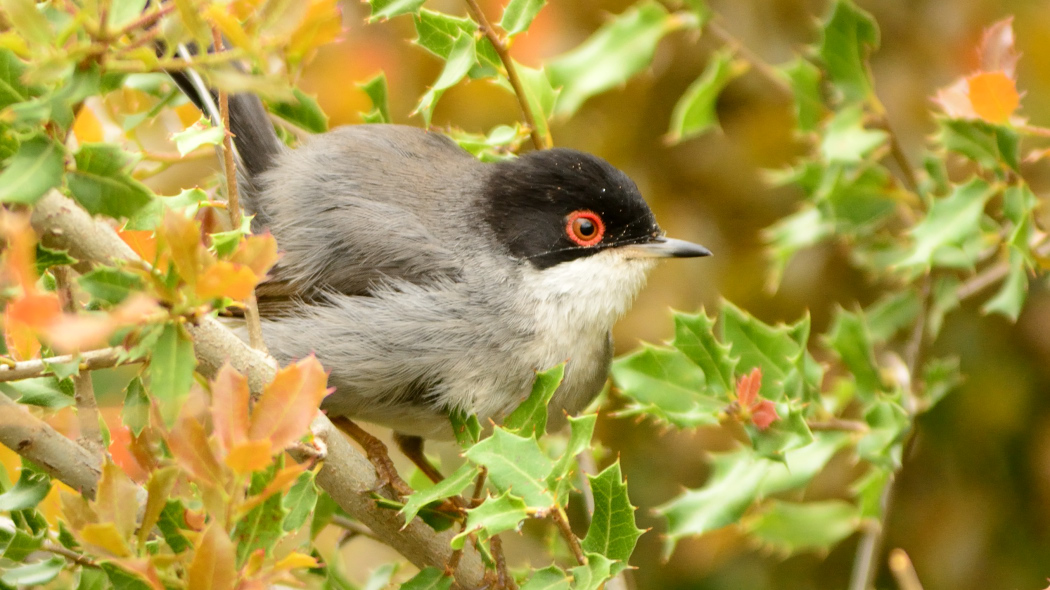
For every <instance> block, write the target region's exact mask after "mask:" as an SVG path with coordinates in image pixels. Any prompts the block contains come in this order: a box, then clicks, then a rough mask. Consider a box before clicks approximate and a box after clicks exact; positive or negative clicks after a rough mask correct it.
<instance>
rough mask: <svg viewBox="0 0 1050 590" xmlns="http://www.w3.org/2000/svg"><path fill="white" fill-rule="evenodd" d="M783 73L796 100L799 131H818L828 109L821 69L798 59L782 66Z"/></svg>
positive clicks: (805, 60) (806, 60)
mask: <svg viewBox="0 0 1050 590" xmlns="http://www.w3.org/2000/svg"><path fill="white" fill-rule="evenodd" d="M779 69H780V71H781V73H783V74H784V76H785V77H787V79H788V84H790V86H791V92H792V95H793V96H794V99H795V120H796V121H797V122H798V130H799V131H804V132H809V131H816V129H817V125H818V124H819V123H820V120H821V119H822V118H823V117H824V113H825V112H826V111H827V109H826V108H825V107H824V98H823V95H822V93H821V89H820V82H821V73H820V68H818V67H817V66H815V65H813V62H811V61H809V60H808V59H805V58H802V57H798V58H795V60H794V61H792V62H790V63H788V64H786V65H783V66H780V68H779Z"/></svg>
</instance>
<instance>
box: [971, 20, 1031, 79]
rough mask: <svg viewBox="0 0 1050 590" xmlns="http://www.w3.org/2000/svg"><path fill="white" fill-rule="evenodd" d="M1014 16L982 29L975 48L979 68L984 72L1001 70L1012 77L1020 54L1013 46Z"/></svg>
mask: <svg viewBox="0 0 1050 590" xmlns="http://www.w3.org/2000/svg"><path fill="white" fill-rule="evenodd" d="M1013 22H1014V17H1012V16H1009V17H1006V18H1004V19H1003V20H1001V21H999V22H997V23H995V24H994V25H992V26H990V27H988V28H987V29H985V30H984V35H982V36H981V45H980V46H979V47H978V49H977V55H978V57H979V58H980V64H981V69H982V70H983V71H985V72H995V71H1002V72H1003V73H1005V74H1006V75H1007V76H1008V77H1009V78H1011V79H1013V78H1014V72H1015V71H1016V69H1017V60H1018V58H1020V57H1021V54H1019V53H1017V50H1016V49H1015V48H1014V27H1013Z"/></svg>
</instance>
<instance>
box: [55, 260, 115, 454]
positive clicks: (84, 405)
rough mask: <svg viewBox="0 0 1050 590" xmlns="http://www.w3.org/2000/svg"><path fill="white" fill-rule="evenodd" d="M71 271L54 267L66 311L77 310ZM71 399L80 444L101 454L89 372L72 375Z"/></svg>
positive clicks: (100, 439)
mask: <svg viewBox="0 0 1050 590" xmlns="http://www.w3.org/2000/svg"><path fill="white" fill-rule="evenodd" d="M72 272H73V271H72V270H71V269H70V268H69V267H68V266H58V267H55V269H54V273H55V283H56V285H57V287H58V295H59V297H60V298H61V300H62V307H63V308H65V310H66V312H68V313H76V312H77V302H76V297H75V295H74V294H73V279H72ZM73 399H74V400H75V401H76V405H77V422H78V424H79V426H80V444H82V445H84V446H85V447H86V448H87V449H88V450H89V451H91V452H92V453H94V454H96V455H99V456H102V454H103V453H104V452H105V450H106V445H105V444H104V443H103V441H102V428H101V427H100V426H99V421H100V420H101V419H102V417H101V415H100V414H99V412H98V403H97V402H96V401H95V385H94V383H92V381H91V373H90V372H88V371H77V374H76V375H73Z"/></svg>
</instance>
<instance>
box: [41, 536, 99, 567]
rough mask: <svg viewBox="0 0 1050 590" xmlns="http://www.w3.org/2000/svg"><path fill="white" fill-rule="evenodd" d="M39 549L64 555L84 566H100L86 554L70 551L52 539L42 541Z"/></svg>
mask: <svg viewBox="0 0 1050 590" xmlns="http://www.w3.org/2000/svg"><path fill="white" fill-rule="evenodd" d="M41 549H43V550H44V551H47V552H48V553H54V554H55V555H61V556H62V557H65V558H66V559H68V560H69V561H72V562H73V563H75V564H77V565H82V566H84V567H96V568H97V567H101V566H99V564H97V563H95V560H93V559H91V558H89V557H87V556H86V555H84V554H82V553H77V552H76V551H72V550H70V549H66V548H65V547H63V546H62V545H59V544H58V543H55V542H53V541H44V546H43V547H41Z"/></svg>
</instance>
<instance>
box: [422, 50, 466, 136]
mask: <svg viewBox="0 0 1050 590" xmlns="http://www.w3.org/2000/svg"><path fill="white" fill-rule="evenodd" d="M477 63H478V55H477V50H476V48H475V46H474V37H473V35H471V34H469V33H466V32H465V31H460V32H459V34H458V35H457V36H456V39H455V41H454V42H453V44H452V50H451V52H450V53H449V56H448V61H446V62H445V68H444V69H443V70H441V75H440V76H438V79H437V82H434V85H433V86H431V87H430V89H429V90H427V92H426V93H425V94H424V95H423V98H421V99H420V100H419V105H418V106H416V112H417V113H420V114H422V115H423V122H424V123H425V124H426V125H427V126H429V125H430V119H431V117H433V115H434V107H435V106H437V101H438V99H439V98H441V95H442V94H444V92H445V90H447V89H449V88H451V87H453V86H455V85H456V84H458V83H459V81H460V80H462V79H463V78H464V77H466V75H467V72H469V71H470V69H471V68H472V67H474V65H475V64H477Z"/></svg>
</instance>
